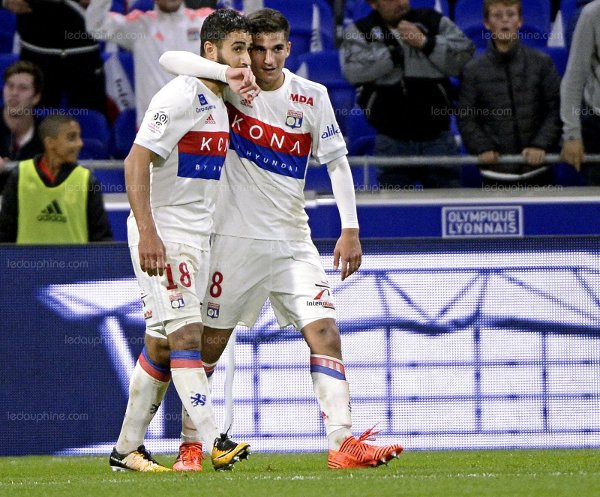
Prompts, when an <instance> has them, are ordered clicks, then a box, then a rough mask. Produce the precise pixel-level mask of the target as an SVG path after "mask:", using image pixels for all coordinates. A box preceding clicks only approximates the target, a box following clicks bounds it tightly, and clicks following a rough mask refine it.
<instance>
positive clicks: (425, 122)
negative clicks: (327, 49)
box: [341, 0, 475, 187]
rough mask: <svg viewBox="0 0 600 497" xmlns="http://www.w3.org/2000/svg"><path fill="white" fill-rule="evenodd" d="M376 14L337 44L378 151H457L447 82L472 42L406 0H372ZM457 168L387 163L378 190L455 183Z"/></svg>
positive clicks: (470, 52)
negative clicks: (387, 165) (380, 188)
mask: <svg viewBox="0 0 600 497" xmlns="http://www.w3.org/2000/svg"><path fill="white" fill-rule="evenodd" d="M369 4H370V5H371V7H373V9H374V10H373V12H371V14H369V15H368V16H367V17H365V18H363V19H359V20H358V21H356V22H355V23H354V24H351V25H350V26H349V27H348V28H347V29H346V31H345V33H344V40H343V42H342V48H341V52H342V71H343V73H344V76H345V77H346V79H347V80H348V81H349V82H350V83H352V84H353V85H355V86H357V87H358V90H359V98H358V102H359V104H360V105H361V107H362V108H363V109H364V110H365V116H366V117H367V119H368V121H369V122H370V123H371V124H372V125H373V126H374V127H375V128H376V130H377V133H378V134H377V137H376V141H375V154H376V155H380V156H386V155H387V156H389V155H455V154H456V153H457V151H458V149H457V146H456V142H455V141H454V136H453V135H452V133H451V132H450V115H451V113H452V110H453V109H452V105H453V102H452V100H453V99H452V85H451V84H450V80H449V78H450V77H452V76H458V75H459V74H460V71H461V69H462V68H463V66H464V65H465V63H466V62H467V61H468V60H470V59H471V57H472V56H473V53H474V52H475V46H474V45H473V43H472V42H471V40H469V39H468V38H467V37H466V36H465V34H464V33H463V32H462V31H461V30H460V29H459V28H458V27H457V26H456V25H455V24H454V23H453V22H452V21H451V20H450V19H449V18H448V17H445V16H443V15H442V14H440V13H439V12H437V11H435V10H433V9H411V7H410V1H409V0H369ZM457 171H458V170H457V169H456V170H454V171H452V170H450V169H449V168H443V167H433V166H427V167H388V168H382V169H381V170H380V173H379V177H378V179H379V183H380V184H381V186H383V187H388V186H390V187H392V186H397V185H401V186H407V185H421V186H424V187H448V186H458V173H457Z"/></svg>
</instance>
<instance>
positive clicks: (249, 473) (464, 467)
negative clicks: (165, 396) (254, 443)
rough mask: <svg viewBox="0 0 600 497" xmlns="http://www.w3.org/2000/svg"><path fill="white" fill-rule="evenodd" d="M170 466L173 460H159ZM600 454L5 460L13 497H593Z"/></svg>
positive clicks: (4, 482) (0, 485) (1, 470)
mask: <svg viewBox="0 0 600 497" xmlns="http://www.w3.org/2000/svg"><path fill="white" fill-rule="evenodd" d="M157 459H158V460H159V461H160V462H162V463H164V464H169V463H172V461H173V457H170V456H158V457H157ZM598 495H600V451H599V450H546V451H543V450H523V451H455V452H407V453H404V454H402V455H401V456H400V458H399V459H396V460H395V461H392V462H391V463H390V464H389V466H382V467H379V468H374V469H364V470H342V471H329V470H327V469H326V456H325V454H253V455H252V456H251V457H250V459H249V460H248V461H242V462H241V463H239V464H237V465H236V467H235V469H234V470H233V471H231V472H221V473H217V472H215V471H213V470H212V467H211V466H210V461H207V460H205V471H204V472H203V473H200V474H192V475H190V474H178V473H173V474H166V475H165V474H164V473H163V474H143V473H113V472H112V471H110V470H109V467H108V456H106V457H3V458H0V496H10V497H21V496H22V497H37V496H39V497H54V496H65V497H66V496H68V497H79V496H81V497H118V496H126V497H179V496H182V497H183V496H185V497H188V496H193V497H221V496H222V497H254V496H257V497H258V496H260V497H272V496H273V497H275V496H277V497H279V496H282V497H312V496H316V497H326V496H336V497H350V496H357V497H358V496H361V497H364V496H378V497H379V496H394V497H395V496H402V497H410V496H428V497H430V496H431V497H433V496H440V497H452V496H456V497H469V496H472V497H487V496H493V497H499V496H506V497H517V496H518V497H521V496H524V497H525V496H526V497H593V496H598Z"/></svg>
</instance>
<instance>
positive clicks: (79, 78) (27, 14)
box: [3, 0, 106, 114]
mask: <svg viewBox="0 0 600 497" xmlns="http://www.w3.org/2000/svg"><path fill="white" fill-rule="evenodd" d="M88 3H89V0H79V1H75V0H72V1H68V2H67V1H60V2H58V1H52V0H4V3H3V6H4V8H6V9H8V10H10V11H12V12H14V13H16V14H17V32H18V34H19V37H20V39H21V59H22V60H28V61H30V62H33V63H34V64H36V65H37V66H38V67H39V68H40V69H41V70H42V73H43V75H44V92H43V94H42V101H41V103H40V105H41V106H43V107H55V108H58V107H60V106H61V103H62V99H63V94H65V95H66V99H67V105H68V106H69V107H71V108H85V109H94V110H97V111H100V112H102V113H103V114H105V113H106V91H105V83H104V66H103V62H102V57H101V55H100V46H99V45H98V43H97V42H96V41H94V39H93V38H92V37H91V36H90V35H89V34H88V33H87V32H86V30H85V19H84V15H85V14H84V9H85V8H86V7H87V4H88Z"/></svg>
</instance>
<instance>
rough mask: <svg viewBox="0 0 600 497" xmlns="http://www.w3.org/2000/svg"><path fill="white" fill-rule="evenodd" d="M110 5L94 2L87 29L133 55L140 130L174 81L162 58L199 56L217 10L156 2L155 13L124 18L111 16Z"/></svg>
mask: <svg viewBox="0 0 600 497" xmlns="http://www.w3.org/2000/svg"><path fill="white" fill-rule="evenodd" d="M110 4H111V0H91V3H90V6H89V8H88V10H87V12H86V26H87V28H88V30H89V31H90V33H92V34H93V36H94V37H96V38H97V39H102V40H105V41H111V42H114V43H117V44H118V45H119V46H121V47H123V48H126V49H127V50H131V51H132V52H133V60H134V76H135V107H136V110H137V125H138V127H139V125H140V123H141V121H142V118H143V117H144V112H145V110H146V109H147V108H148V106H149V105H150V100H152V96H153V95H154V94H155V93H156V92H157V91H158V90H160V89H161V88H162V87H163V86H164V85H165V84H166V83H168V82H169V81H170V80H171V79H172V78H173V76H171V75H170V74H168V73H167V72H165V71H163V70H162V69H161V67H160V65H159V64H158V59H159V57H160V56H161V55H162V54H163V53H164V52H166V51H167V50H187V51H190V52H194V53H199V52H200V28H201V27H202V23H203V22H204V19H205V18H206V16H207V15H208V14H210V13H211V12H212V11H213V9H211V8H202V9H197V10H192V9H188V8H186V7H185V5H184V3H183V0H156V1H155V2H154V10H152V11H148V12H141V11H139V10H134V11H132V12H130V13H129V14H128V15H126V16H124V15H122V14H118V13H114V12H110Z"/></svg>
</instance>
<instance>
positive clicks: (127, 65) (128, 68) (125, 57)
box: [118, 49, 135, 88]
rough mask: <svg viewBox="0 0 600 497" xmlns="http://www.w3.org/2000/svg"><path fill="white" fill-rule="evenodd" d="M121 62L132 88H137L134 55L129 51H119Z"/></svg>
mask: <svg viewBox="0 0 600 497" xmlns="http://www.w3.org/2000/svg"><path fill="white" fill-rule="evenodd" d="M118 53H119V61H120V62H121V65H122V66H123V70H124V71H125V74H127V78H128V79H129V83H130V84H131V87H132V88H135V77H134V72H133V54H132V53H131V52H130V51H129V50H124V49H119V52H118Z"/></svg>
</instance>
